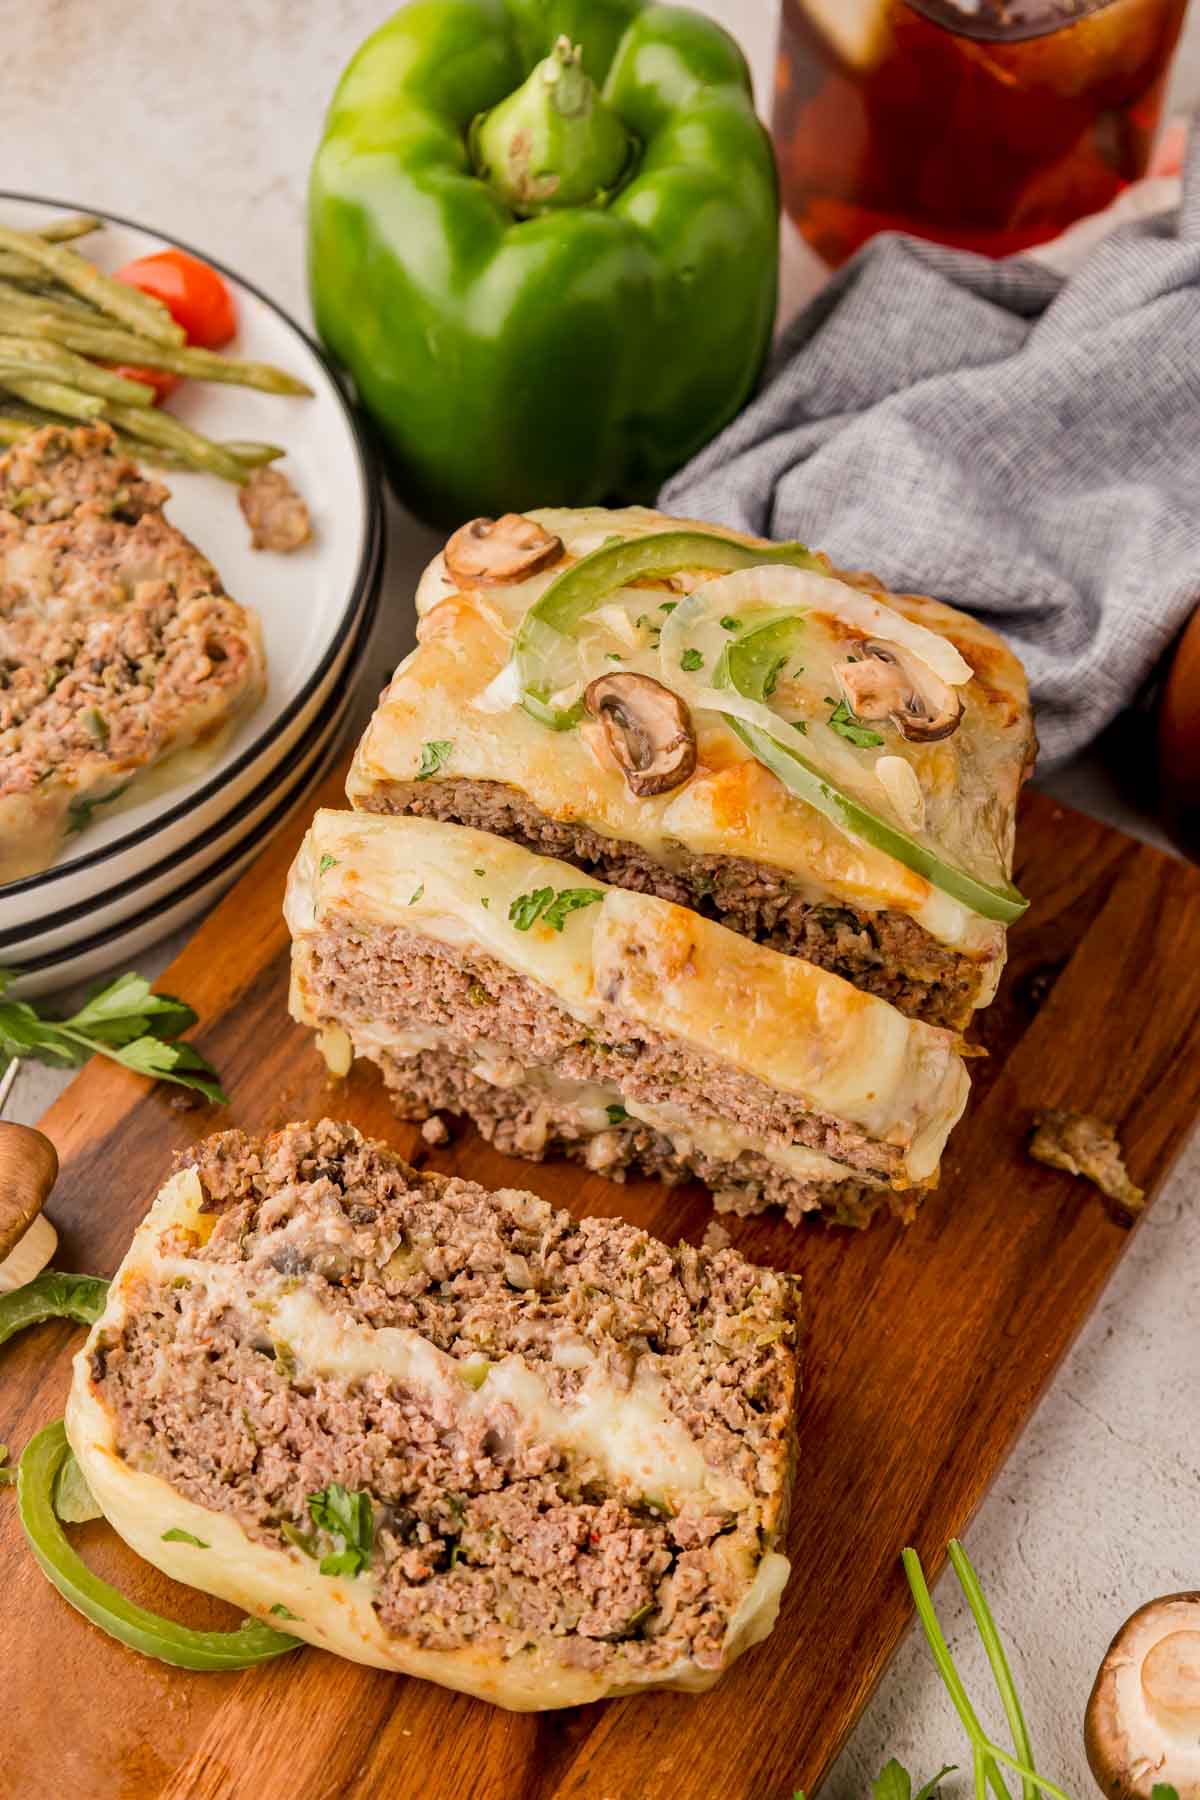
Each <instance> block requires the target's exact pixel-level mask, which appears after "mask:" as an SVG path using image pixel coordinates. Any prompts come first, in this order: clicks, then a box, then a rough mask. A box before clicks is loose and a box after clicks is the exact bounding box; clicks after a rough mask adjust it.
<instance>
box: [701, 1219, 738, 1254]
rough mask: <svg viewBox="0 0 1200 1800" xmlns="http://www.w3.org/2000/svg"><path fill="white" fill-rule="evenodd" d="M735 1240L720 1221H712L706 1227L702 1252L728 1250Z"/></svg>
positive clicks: (702, 1241) (702, 1239)
mask: <svg viewBox="0 0 1200 1800" xmlns="http://www.w3.org/2000/svg"><path fill="white" fill-rule="evenodd" d="M732 1242H733V1239H732V1238H731V1237H730V1235H729V1233H728V1232H727V1231H726V1229H725V1227H724V1226H723V1225H722V1224H721V1222H720V1220H719V1219H710V1220H709V1221H708V1224H707V1225H706V1226H705V1227H704V1236H703V1237H702V1238H701V1239H700V1248H701V1249H702V1250H727V1249H728V1248H729V1246H730V1244H732Z"/></svg>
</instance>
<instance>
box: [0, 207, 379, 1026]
mask: <svg viewBox="0 0 1200 1800" xmlns="http://www.w3.org/2000/svg"><path fill="white" fill-rule="evenodd" d="M80 210H81V209H80V208H79V207H76V206H72V205H70V204H60V203H58V202H56V201H47V200H40V199H33V198H31V197H27V196H18V195H9V194H0V220H2V221H3V222H4V223H5V224H8V225H15V226H18V227H20V228H22V229H30V228H33V227H35V226H37V225H39V224H41V223H43V222H44V221H45V220H46V219H48V218H51V217H53V216H55V215H58V214H62V213H66V212H77V211H80ZM105 217H106V220H107V223H106V228H105V230H104V231H103V232H102V233H98V234H97V235H96V236H95V237H93V238H90V239H88V240H87V241H86V245H85V246H81V248H86V249H87V252H88V254H89V256H91V257H92V258H93V260H94V261H96V262H98V263H99V264H100V265H101V266H102V267H104V268H108V269H115V268H119V267H120V266H121V264H122V263H125V262H128V261H129V260H130V258H131V257H135V256H144V255H147V254H149V253H150V252H152V251H155V250H161V249H163V248H165V247H166V242H167V240H165V239H163V238H160V237H157V236H155V235H154V234H153V233H150V232H147V231H143V230H142V229H140V228H139V227H136V226H133V225H130V224H128V223H127V222H125V221H123V220H118V219H115V218H111V217H110V216H108V215H105ZM205 260H206V261H208V262H210V263H212V262H213V258H212V257H206V258H205ZM214 266H215V267H217V268H220V269H221V273H222V275H223V276H224V278H225V280H226V282H227V283H228V284H229V286H230V288H231V289H232V291H233V294H234V300H235V304H236V306H237V312H238V336H237V339H236V341H235V343H234V344H233V345H231V350H232V351H233V352H234V353H235V354H237V355H239V356H244V357H250V358H253V359H254V360H256V361H263V362H272V363H277V364H279V365H280V366H281V367H283V368H286V369H288V370H290V371H291V372H292V373H294V374H297V375H300V376H302V377H303V379H304V380H305V381H307V382H308V384H309V386H310V387H311V388H312V389H313V390H314V397H313V398H312V399H290V398H282V397H279V396H275V395H268V394H261V393H257V392H255V391H253V390H250V389H244V388H236V387H229V386H220V387H218V386H216V384H212V383H210V384H206V385H201V384H199V383H194V382H189V383H187V384H186V385H185V386H184V387H183V388H181V389H180V390H179V391H178V392H177V393H176V395H175V396H174V398H173V399H172V401H171V410H172V411H173V412H176V413H178V415H179V416H180V417H181V418H183V419H185V420H186V421H187V422H188V423H189V424H191V425H193V426H195V428H196V429H197V430H198V431H203V432H205V433H207V434H208V435H209V436H210V437H216V438H242V439H246V438H250V439H265V440H268V441H270V442H272V443H277V444H281V445H283V446H285V447H286V450H287V459H286V461H285V462H284V463H283V464H281V467H282V468H283V469H284V470H285V471H286V472H287V474H288V475H289V476H290V477H291V479H292V481H293V482H294V483H295V485H296V487H297V488H298V489H299V491H300V493H301V494H302V495H303V496H304V498H305V500H306V501H307V503H308V507H309V511H310V513H311V515H312V521H313V534H314V537H313V542H312V543H311V544H309V545H307V546H305V547H304V548H303V549H301V550H298V551H293V552H292V553H291V554H290V555H286V556H285V555H280V554H277V553H274V552H270V551H255V550H252V549H251V547H250V535H249V531H248V528H247V526H246V523H245V521H244V519H243V518H242V515H241V513H240V511H239V509H238V505H237V496H236V491H235V490H234V489H233V488H232V487H230V486H229V485H228V484H227V483H225V482H223V481H220V480H218V479H217V478H216V477H215V476H209V475H193V474H178V473H175V472H174V471H172V472H171V473H169V474H167V475H165V476H164V477H163V479H164V480H165V481H166V482H167V484H168V486H169V487H170V489H171V496H172V497H171V500H170V501H169V502H168V504H167V508H166V511H167V516H168V518H169V519H171V520H172V522H173V523H174V524H176V525H178V526H179V527H180V529H181V530H182V531H184V532H186V533H187V535H188V537H190V538H191V539H192V541H193V542H194V543H195V544H196V545H197V547H198V548H199V549H200V550H201V551H203V553H204V554H205V555H206V556H207V557H208V558H209V560H210V561H211V562H212V563H213V564H214V565H215V566H216V568H217V570H218V572H219V574H220V576H221V579H222V581H223V583H224V585H225V587H226V589H227V590H228V592H229V593H230V594H232V595H233V596H234V598H235V599H237V600H239V601H241V602H242V604H243V605H246V606H248V607H252V608H253V609H254V610H255V611H256V612H257V613H258V615H259V618H260V619H261V621H262V626H263V639H264V643H265V646H266V653H267V671H268V686H267V694H266V698H265V699H264V700H263V701H262V702H261V704H260V705H259V706H258V707H257V708H256V709H255V710H254V711H253V712H251V713H248V714H246V715H245V717H243V718H241V719H239V720H238V721H237V723H236V725H235V727H234V728H233V730H232V731H231V732H230V733H229V734H228V735H227V736H226V737H225V738H224V739H223V740H222V741H221V742H220V743H219V744H218V745H216V746H215V747H210V748H208V749H206V750H205V751H204V752H203V754H202V755H201V754H199V753H196V752H184V753H183V754H182V755H181V756H179V757H176V758H175V759H173V761H169V762H167V763H165V764H164V765H163V766H162V769H161V770H160V771H155V772H153V773H151V775H150V776H149V777H147V778H143V779H142V780H141V781H140V782H135V783H134V784H133V786H132V788H131V790H130V793H129V795H128V796H127V798H126V799H123V800H121V801H118V802H117V803H116V804H115V805H113V806H111V807H108V808H106V809H105V810H104V812H103V813H102V814H99V815H97V817H96V820H95V822H94V823H93V824H90V825H89V826H88V827H87V828H86V829H85V830H84V831H82V832H80V833H79V834H78V836H76V837H74V838H72V839H71V840H70V841H69V842H68V844H67V845H66V847H65V848H64V849H63V851H62V852H61V854H60V855H59V857H58V860H57V861H56V862H55V863H54V864H53V865H52V867H50V868H48V869H45V870H42V871H41V872H39V873H38V874H35V875H30V876H27V877H25V878H24V879H23V880H21V881H13V882H9V883H8V884H7V885H4V886H0V967H3V968H6V969H12V970H14V971H16V972H18V974H19V976H20V980H19V983H18V986H17V989H16V991H17V992H19V993H26V994H31V995H32V994H38V993H43V992H46V991H48V990H50V989H53V988H56V987H61V986H64V985H65V984H66V983H68V982H71V981H78V980H83V979H90V978H91V977H93V976H99V975H102V974H106V973H108V972H110V971H113V970H116V969H117V968H118V966H119V965H121V964H125V965H128V964H129V962H130V960H131V959H132V958H133V957H135V956H136V955H137V954H138V953H139V952H140V951H142V950H144V949H145V948H146V947H147V946H148V945H149V944H152V943H153V942H154V941H155V940H156V939H158V938H160V937H163V936H165V935H166V934H167V933H168V932H170V931H173V930H175V929H177V928H178V927H179V926H180V925H183V924H185V923H186V922H187V921H188V920H189V919H192V918H194V917H195V916H196V915H197V914H198V913H200V912H202V911H203V910H204V909H205V908H206V907H208V906H209V905H211V904H212V902H213V901H214V900H215V899H216V898H217V896H218V895H219V894H220V893H221V891H222V890H223V889H224V888H226V887H228V886H229V884H230V883H231V882H232V881H234V880H235V879H236V877H237V876H238V875H239V874H241V872H242V870H243V869H244V868H245V867H246V866H247V865H248V863H249V862H250V861H251V859H252V858H253V857H254V856H255V855H256V854H257V852H258V851H259V850H260V849H261V848H262V845H263V843H264V842H265V840H266V839H267V837H268V836H269V835H270V833H271V832H272V831H273V830H274V828H275V827H276V826H277V825H278V824H279V823H280V822H281V821H282V819H283V818H284V816H285V815H286V814H287V813H288V812H289V811H290V810H291V808H292V807H293V806H294V805H295V804H296V803H297V802H298V801H299V800H300V799H301V798H302V797H303V795H304V793H305V792H306V791H307V790H308V789H309V788H311V787H312V786H313V785H314V784H315V782H316V781H317V780H318V779H319V777H320V776H321V774H323V773H324V771H325V769H326V768H327V767H328V765H329V763H330V761H331V759H332V757H333V755H334V753H335V752H336V750H337V747H338V739H339V734H340V732H341V729H342V726H343V724H344V723H345V719H346V715H347V712H348V710H349V707H350V703H351V700H352V698H353V694H354V690H355V687H356V685H357V683H358V680H359V678H360V676H361V673H362V668H363V663H364V659H365V654H366V649H367V641H368V638H369V636H370V632H371V627H372V625H373V623H374V618H375V612H376V607H377V604H378V597H379V583H380V578H381V572H382V556H383V513H382V507H381V504H380V497H379V489H378V482H377V479H376V477H375V474H374V472H373V470H372V466H371V463H370V461H369V459H368V455H367V452H366V449H365V446H364V443H363V440H362V437H361V435H360V432H359V429H358V426H357V424H356V422H355V420H354V416H353V414H352V413H351V411H350V408H349V406H348V404H347V402H346V400H345V398H344V396H343V394H342V391H341V389H340V388H339V386H338V384H337V381H336V379H335V377H334V375H333V373H332V371H331V369H330V368H329V366H328V364H327V363H326V362H325V359H324V358H323V356H322V355H321V353H320V351H319V350H318V349H317V348H316V346H315V345H314V344H312V343H311V342H310V341H309V339H308V338H307V337H306V336H305V335H304V333H303V332H302V331H301V330H300V329H299V327H298V326H296V325H295V324H294V323H293V322H292V321H291V320H290V319H289V318H288V317H287V316H286V315H285V314H284V313H282V312H281V311H280V310H279V308H278V307H277V306H275V305H274V303H273V302H272V301H270V300H268V299H267V298H266V296H265V295H263V294H260V293H259V292H258V291H257V290H256V289H255V288H253V287H251V286H250V285H249V284H248V283H246V282H245V281H243V280H241V279H240V278H239V277H237V276H235V275H233V274H232V273H231V272H230V271H229V270H228V269H225V268H222V267H221V265H220V264H219V263H216V264H214Z"/></svg>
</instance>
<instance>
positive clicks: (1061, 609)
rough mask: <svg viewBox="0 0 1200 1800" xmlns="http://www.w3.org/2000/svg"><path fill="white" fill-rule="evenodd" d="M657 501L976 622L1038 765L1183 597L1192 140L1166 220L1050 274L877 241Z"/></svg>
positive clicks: (1125, 677)
mask: <svg viewBox="0 0 1200 1800" xmlns="http://www.w3.org/2000/svg"><path fill="white" fill-rule="evenodd" d="M659 503H660V505H661V506H663V507H664V508H667V509H669V510H670V511H672V512H679V513H685V514H691V515H693V516H695V517H698V518H704V519H712V520H715V521H719V522H720V523H723V524H726V525H730V526H734V527H737V528H739V529H741V530H745V531H754V532H759V533H761V534H763V535H765V536H769V537H775V538H801V539H803V540H804V541H805V542H806V543H811V544H812V545H814V546H815V547H818V548H820V549H822V550H826V551H828V552H829V554H830V556H831V557H832V558H833V560H834V562H835V563H840V564H841V565H842V566H843V567H845V568H853V569H870V570H872V571H873V572H874V573H875V574H876V575H878V576H879V577H880V578H881V579H882V580H883V581H884V582H885V583H886V584H887V585H888V586H889V587H891V588H893V589H895V590H897V591H910V592H917V593H928V594H934V595H936V596H937V597H938V598H940V599H943V600H947V601H950V602H951V603H952V604H954V605H956V606H961V607H964V608H965V609H966V610H967V611H968V612H972V613H976V614H977V615H978V616H979V617H980V618H983V619H985V620H986V621H987V622H988V623H989V624H990V625H992V626H994V627H995V628H996V629H997V630H999V631H1000V632H1002V633H1003V635H1004V636H1005V637H1006V638H1007V639H1008V641H1009V643H1010V644H1011V645H1012V646H1013V648H1014V649H1015V650H1016V651H1017V653H1018V655H1019V656H1020V657H1021V659H1022V660H1023V662H1024V663H1025V666H1026V668H1027V669H1028V671H1029V677H1030V682H1031V685H1032V688H1033V694H1034V701H1035V705H1036V707H1037V718H1038V730H1039V735H1040V737H1041V742H1042V748H1043V754H1044V759H1045V762H1046V763H1048V764H1054V763H1058V762H1061V761H1062V760H1064V759H1065V758H1066V757H1068V756H1070V755H1072V754H1074V753H1075V752H1076V751H1078V750H1079V749H1081V748H1082V747H1083V746H1084V745H1085V744H1086V743H1088V742H1089V741H1090V740H1091V739H1092V738H1094V737H1095V736H1096V735H1097V733H1098V732H1100V731H1101V730H1102V729H1103V728H1104V726H1105V725H1107V724H1108V723H1109V722H1110V720H1112V719H1113V717H1114V716H1115V715H1116V714H1117V713H1118V712H1119V711H1120V710H1121V709H1122V708H1123V707H1124V706H1126V705H1128V703H1129V702H1130V701H1131V700H1132V699H1133V697H1134V695H1135V694H1136V693H1137V691H1138V689H1139V687H1140V686H1141V685H1142V683H1143V682H1144V681H1145V679H1146V677H1147V676H1148V675H1149V673H1150V671H1151V670H1152V669H1153V667H1154V665H1155V663H1156V662H1157V661H1158V659H1159V657H1160V656H1161V655H1162V653H1163V651H1164V650H1165V649H1166V648H1167V646H1168V645H1169V644H1170V642H1171V640H1172V638H1173V637H1174V635H1175V634H1176V633H1177V632H1178V631H1179V629H1180V627H1181V626H1182V625H1183V624H1184V623H1185V621H1186V619H1187V617H1188V615H1189V613H1190V612H1191V610H1192V608H1193V607H1194V606H1195V605H1196V604H1197V603H1198V601H1200V130H1197V131H1194V132H1193V135H1192V145H1191V149H1190V153H1189V158H1188V168H1187V172H1186V175H1185V181H1184V189H1183V202H1182V206H1181V207H1180V209H1179V212H1178V214H1175V213H1169V214H1161V215H1159V216H1157V217H1155V218H1151V219H1144V220H1140V221H1138V222H1136V223H1133V224H1129V225H1123V226H1120V227H1118V228H1117V229H1116V230H1115V231H1114V232H1113V233H1112V234H1111V235H1110V236H1108V237H1106V238H1104V239H1103V240H1102V241H1101V242H1100V243H1099V244H1098V245H1097V246H1096V247H1094V248H1093V249H1092V250H1091V251H1090V252H1089V253H1088V254H1087V256H1086V258H1085V260H1084V261H1083V263H1082V264H1081V265H1080V266H1079V268H1078V269H1077V271H1076V272H1075V273H1074V274H1072V275H1071V276H1070V277H1068V278H1064V277H1063V276H1061V275H1059V274H1056V273H1054V272H1053V271H1052V270H1051V269H1049V268H1047V267H1044V266H1042V265H1041V264H1039V263H1037V262H1034V261H1031V260H1029V259H1028V258H1019V257H1014V258H1011V259H1009V260H1007V261H1005V262H999V263H995V262H991V261H988V260H987V259H986V258H983V257H980V256H976V255H973V254H968V253H966V252H959V251H954V250H947V249H943V248H941V247H939V246H937V245H934V244H926V243H922V242H919V241H918V240H916V239H914V238H907V237H900V236H895V235H888V236H885V237H881V238H877V239H876V240H875V241H874V242H873V243H871V244H869V245H867V246H866V248H865V249H864V250H862V251H860V253H859V254H858V255H857V256H856V257H855V258H854V260H853V261H852V262H850V263H849V264H847V266H846V267H845V268H844V269H842V270H841V271H840V272H839V273H838V274H837V275H836V276H834V278H833V279H832V280H831V281H830V282H829V283H828V285H827V286H826V287H824V288H823V289H822V290H821V292H820V293H819V294H818V295H817V297H816V299H815V300H813V301H812V303H811V304H810V305H809V306H808V307H807V308H805V310H804V311H803V312H802V313H800V314H799V316H798V317H797V318H796V319H795V320H794V321H793V323H792V325H791V326H790V327H789V329H788V330H787V332H786V333H785V334H784V336H783V338H782V339H781V341H780V344H779V346H778V349H777V351H776V355H775V358H774V360H773V364H772V368H771V371H770V372H769V376H768V380H767V382H766V385H765V386H764V388H763V389H762V391H761V392H760V393H759V395H758V397H757V398H756V399H755V400H754V401H753V402H752V403H751V404H750V406H749V407H747V409H746V410H745V412H743V413H742V414H741V415H740V416H739V417H738V418H737V419H736V420H735V421H734V423H733V424H732V425H730V426H729V427H728V428H727V430H725V431H724V432H723V433H722V434H721V435H720V436H719V437H718V438H716V439H714V441H713V442H712V443H711V444H709V445H708V446H707V447H706V448H705V449H704V450H703V451H702V452H701V453H700V455H699V456H697V457H695V458H694V459H693V461H692V462H691V463H690V464H688V466H687V467H686V468H684V469H683V470H681V471H680V473H679V474H678V475H675V476H674V477H672V479H671V480H670V481H669V482H668V483H667V485H666V487H665V488H664V489H663V491H662V494H661V496H660V502H659Z"/></svg>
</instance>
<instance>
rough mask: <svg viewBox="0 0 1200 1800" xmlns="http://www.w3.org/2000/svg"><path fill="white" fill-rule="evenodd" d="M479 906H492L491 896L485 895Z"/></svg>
mask: <svg viewBox="0 0 1200 1800" xmlns="http://www.w3.org/2000/svg"><path fill="white" fill-rule="evenodd" d="M479 904H480V906H490V905H491V904H492V898H491V895H490V894H485V895H484V896H483V898H482V900H480V902H479Z"/></svg>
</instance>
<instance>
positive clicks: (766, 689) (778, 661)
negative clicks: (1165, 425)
mask: <svg viewBox="0 0 1200 1800" xmlns="http://www.w3.org/2000/svg"><path fill="white" fill-rule="evenodd" d="M786 662H787V652H786V650H785V651H784V653H783V655H782V656H777V657H776V658H775V661H774V662H773V663H772V664H771V666H770V668H769V669H768V670H767V673H766V675H765V677H764V679H763V686H762V691H763V699H764V700H769V699H770V698H771V695H772V694H773V693H774V692H775V689H776V687H777V685H778V682H779V677H780V676H781V675H782V674H783V670H784V665H785V664H786Z"/></svg>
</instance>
